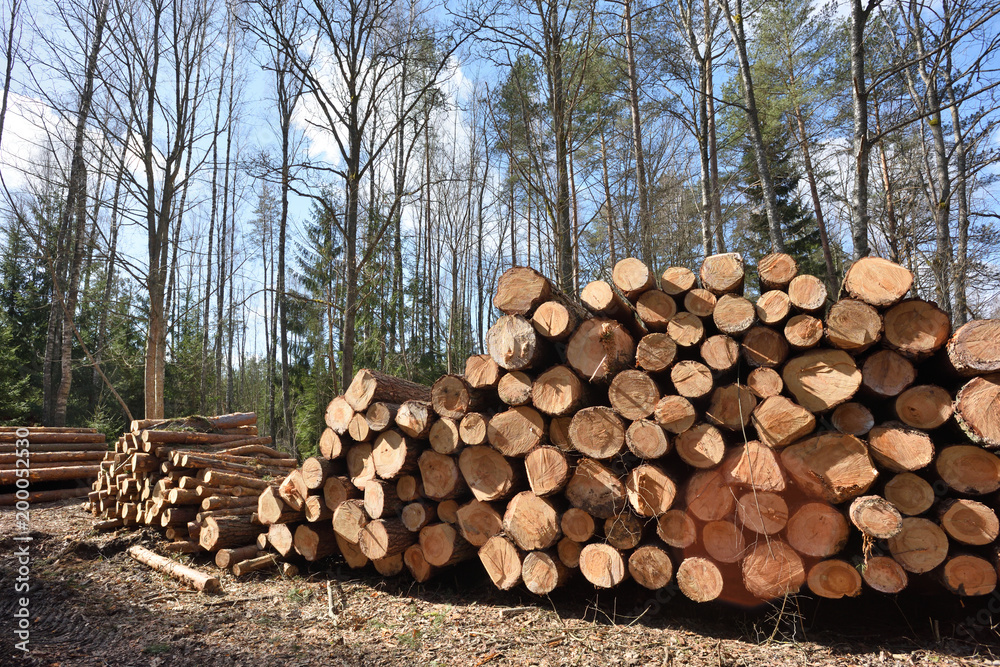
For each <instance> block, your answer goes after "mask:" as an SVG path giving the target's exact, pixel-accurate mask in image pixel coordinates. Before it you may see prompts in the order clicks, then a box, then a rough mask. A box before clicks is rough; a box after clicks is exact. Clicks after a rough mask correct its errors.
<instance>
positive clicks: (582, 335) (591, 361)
mask: <svg viewBox="0 0 1000 667" xmlns="http://www.w3.org/2000/svg"><path fill="white" fill-rule="evenodd" d="M566 360H567V362H568V363H569V365H570V366H572V367H573V368H574V369H575V370H576V372H578V373H579V374H580V375H581V376H583V377H584V378H586V379H587V380H588V381H589V382H592V383H596V384H608V383H609V382H611V380H612V379H613V378H614V376H615V375H616V374H618V373H619V372H620V371H623V370H625V369H627V368H630V367H631V366H632V364H633V363H634V362H635V340H634V339H633V338H632V336H630V335H629V333H628V332H627V331H626V330H625V329H624V328H623V327H622V325H621V324H619V323H618V322H615V321H613V320H609V319H605V318H600V317H595V318H592V319H589V320H587V321H585V322H584V323H583V324H581V325H580V327H579V328H578V329H577V330H576V332H575V333H574V334H573V336H572V337H571V338H570V339H569V343H568V344H567V346H566Z"/></svg>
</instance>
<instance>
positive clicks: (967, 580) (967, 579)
mask: <svg viewBox="0 0 1000 667" xmlns="http://www.w3.org/2000/svg"><path fill="white" fill-rule="evenodd" d="M939 578H940V580H941V583H942V584H943V585H944V587H945V588H946V589H948V590H949V591H951V592H952V593H954V594H955V595H961V596H975V595H989V594H990V593H992V592H993V591H994V590H995V589H996V587H997V570H996V567H994V566H993V564H992V563H990V562H989V561H988V560H986V559H985V558H980V557H979V556H974V555H971V554H959V555H956V556H953V557H951V558H949V559H948V560H946V561H945V563H944V566H943V567H942V568H941V574H940V577H939Z"/></svg>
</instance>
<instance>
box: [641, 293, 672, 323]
mask: <svg viewBox="0 0 1000 667" xmlns="http://www.w3.org/2000/svg"><path fill="white" fill-rule="evenodd" d="M635 312H636V314H637V315H638V316H639V319H640V320H642V321H643V323H644V324H645V325H646V328H647V329H649V330H650V331H659V332H665V331H666V330H667V324H668V323H669V322H670V318H671V317H673V316H674V315H676V314H677V303H676V302H675V301H674V300H673V297H671V296H670V295H668V294H667V293H666V292H663V291H661V290H658V289H651V290H649V291H648V292H644V293H643V294H642V296H640V297H639V300H638V301H636V304H635Z"/></svg>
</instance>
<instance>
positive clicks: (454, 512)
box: [437, 499, 459, 523]
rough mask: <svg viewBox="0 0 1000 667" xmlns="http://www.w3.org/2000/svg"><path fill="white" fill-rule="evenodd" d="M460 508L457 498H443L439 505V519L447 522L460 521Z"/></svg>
mask: <svg viewBox="0 0 1000 667" xmlns="http://www.w3.org/2000/svg"><path fill="white" fill-rule="evenodd" d="M458 508H459V504H458V501H457V500H454V499H452V500H442V501H441V502H439V503H438V505H437V515H438V519H440V520H441V521H444V522H445V523H458Z"/></svg>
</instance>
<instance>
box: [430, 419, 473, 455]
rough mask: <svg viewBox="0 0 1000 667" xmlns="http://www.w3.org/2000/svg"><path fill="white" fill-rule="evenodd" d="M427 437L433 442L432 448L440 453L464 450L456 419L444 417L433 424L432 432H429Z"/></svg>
mask: <svg viewBox="0 0 1000 667" xmlns="http://www.w3.org/2000/svg"><path fill="white" fill-rule="evenodd" d="M427 439H428V440H429V441H430V443H431V449H433V450H434V451H435V452H437V453H438V454H457V453H458V452H460V451H462V446H463V444H464V443H463V442H462V436H461V434H460V433H459V426H458V423H457V422H456V421H455V420H454V419H448V418H447V417H442V418H441V419H438V420H437V421H436V422H434V425H433V426H431V432H430V433H428V434H427Z"/></svg>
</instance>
